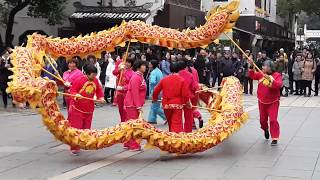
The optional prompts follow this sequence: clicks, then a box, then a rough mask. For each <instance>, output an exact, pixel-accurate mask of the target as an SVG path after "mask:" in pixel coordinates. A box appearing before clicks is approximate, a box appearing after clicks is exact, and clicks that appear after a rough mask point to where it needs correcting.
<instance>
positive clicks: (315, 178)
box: [312, 171, 320, 180]
mask: <svg viewBox="0 0 320 180" xmlns="http://www.w3.org/2000/svg"><path fill="white" fill-rule="evenodd" d="M319 179H320V171H315V172H314V173H313V175H312V180H319Z"/></svg>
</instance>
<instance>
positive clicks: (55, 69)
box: [46, 56, 63, 79]
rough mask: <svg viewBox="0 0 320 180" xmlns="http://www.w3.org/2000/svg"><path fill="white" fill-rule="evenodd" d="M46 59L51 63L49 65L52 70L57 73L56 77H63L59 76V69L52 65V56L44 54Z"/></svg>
mask: <svg viewBox="0 0 320 180" xmlns="http://www.w3.org/2000/svg"><path fill="white" fill-rule="evenodd" d="M46 59H47V60H48V62H49V63H50V65H51V67H52V68H53V70H54V71H55V72H56V73H57V75H58V77H59V78H61V79H63V78H62V77H61V76H60V73H59V71H58V70H57V68H56V67H55V66H54V65H53V63H52V60H53V59H52V58H51V57H48V56H46Z"/></svg>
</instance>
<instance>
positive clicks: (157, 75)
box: [148, 60, 166, 124]
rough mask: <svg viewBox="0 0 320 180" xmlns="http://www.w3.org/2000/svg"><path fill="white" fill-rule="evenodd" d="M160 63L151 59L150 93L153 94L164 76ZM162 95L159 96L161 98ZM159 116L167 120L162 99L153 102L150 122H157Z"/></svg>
mask: <svg viewBox="0 0 320 180" xmlns="http://www.w3.org/2000/svg"><path fill="white" fill-rule="evenodd" d="M158 67H159V63H158V61H157V60H151V62H150V63H149V69H150V71H151V73H150V76H149V95H150V96H152V94H153V90H154V88H155V87H156V86H157V85H158V83H159V82H160V80H161V79H162V78H163V75H162V72H161V70H160V69H159V68H158ZM160 99H161V97H159V100H160ZM157 116H160V117H161V118H162V119H163V120H164V121H166V116H165V114H164V112H163V109H162V108H161V101H158V102H156V103H152V105H151V109H150V112H149V117H148V123H150V124H157Z"/></svg>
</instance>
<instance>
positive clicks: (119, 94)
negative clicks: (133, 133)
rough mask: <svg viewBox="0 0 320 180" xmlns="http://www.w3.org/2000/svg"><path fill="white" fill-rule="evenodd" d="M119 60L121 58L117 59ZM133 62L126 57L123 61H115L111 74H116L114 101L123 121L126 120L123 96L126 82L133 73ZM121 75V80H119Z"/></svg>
mask: <svg viewBox="0 0 320 180" xmlns="http://www.w3.org/2000/svg"><path fill="white" fill-rule="evenodd" d="M119 61H121V60H119ZM133 64H134V59H132V58H128V59H127V60H126V62H125V63H122V61H121V63H120V64H119V63H118V62H117V64H116V67H115V70H114V71H113V74H114V75H115V76H117V88H116V89H117V91H116V95H115V101H116V103H117V104H118V109H119V114H120V119H121V122H125V121H126V120H127V114H126V111H125V110H124V104H123V103H124V97H125V95H126V93H127V90H128V87H127V86H128V84H129V82H130V79H131V77H132V75H133V74H134V71H133V70H132V66H133ZM120 77H121V81H120Z"/></svg>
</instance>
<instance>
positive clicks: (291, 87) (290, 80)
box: [289, 74, 294, 93]
mask: <svg viewBox="0 0 320 180" xmlns="http://www.w3.org/2000/svg"><path fill="white" fill-rule="evenodd" d="M293 82H294V81H293V74H289V89H290V92H291V93H293V91H294V89H293Z"/></svg>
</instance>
